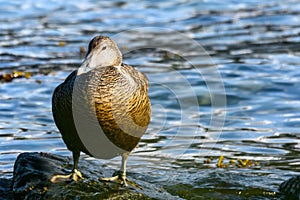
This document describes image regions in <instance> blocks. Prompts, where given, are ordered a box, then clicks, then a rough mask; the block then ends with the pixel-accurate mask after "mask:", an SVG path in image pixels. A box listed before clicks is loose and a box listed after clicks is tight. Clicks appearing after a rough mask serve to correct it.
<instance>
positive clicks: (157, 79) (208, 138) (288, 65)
mask: <svg viewBox="0 0 300 200" xmlns="http://www.w3.org/2000/svg"><path fill="white" fill-rule="evenodd" d="M0 4H1V7H0V70H1V71H0V72H1V74H2V73H10V72H12V71H13V70H21V71H30V72H33V73H34V74H33V76H32V77H30V78H29V79H25V78H23V79H14V80H13V81H12V82H8V83H1V84H0V100H1V101H0V144H1V145H0V154H1V156H0V174H1V177H2V178H9V177H11V176H12V170H13V164H14V161H15V159H16V157H17V155H18V154H19V153H21V152H34V151H43V152H51V153H54V154H60V155H67V156H70V152H69V151H68V150H67V149H66V147H65V145H64V143H63V142H62V140H61V136H60V134H59V132H58V130H57V128H56V126H55V124H54V122H53V119H52V113H51V95H52V92H53V90H54V88H55V87H56V86H57V85H58V84H59V83H61V82H62V81H63V80H64V79H65V77H66V76H67V75H68V74H69V73H70V72H71V71H72V70H74V69H76V68H78V67H79V66H80V63H81V62H82V59H83V54H82V53H80V47H84V48H87V44H88V42H89V40H90V39H91V38H92V37H93V36H94V35H99V34H104V35H109V36H114V35H115V34H117V33H120V32H122V31H127V30H130V29H134V28H143V27H154V30H156V31H154V33H153V32H152V33H151V34H150V33H149V30H150V29H137V30H138V31H133V32H130V33H126V32H125V33H123V35H122V36H123V38H122V37H121V40H120V41H118V44H119V45H120V47H121V49H122V51H123V52H126V50H127V51H128V50H130V49H134V50H135V51H133V52H129V53H126V54H125V55H124V62H126V63H128V64H130V65H133V66H136V67H137V68H138V69H139V70H140V71H142V72H144V73H145V74H146V75H147V76H148V79H149V82H150V91H149V94H150V98H151V102H152V105H153V116H152V121H151V124H150V127H149V129H148V131H147V133H146V134H145V135H144V136H143V138H142V141H141V142H140V144H139V148H137V149H136V150H135V151H134V152H133V153H132V155H131V156H130V158H129V163H128V170H129V171H130V172H135V173H140V174H143V175H144V176H146V177H147V179H146V180H147V181H149V182H152V183H156V184H158V185H160V186H161V187H163V188H164V189H166V190H167V191H168V192H170V193H171V194H172V195H174V197H176V196H180V197H182V198H187V199H192V198H198V199H201V198H205V197H211V198H216V199H233V198H235V199H237V198H253V199H257V198H265V199H271V198H273V195H274V193H276V192H278V185H279V184H280V183H281V182H282V181H284V180H286V179H288V178H289V177H291V176H293V175H295V174H297V173H298V172H299V170H300V159H299V158H298V154H299V147H300V145H299V141H300V140H299V135H298V133H299V127H300V70H299V65H300V57H299V56H300V53H299V52H300V45H299V42H300V27H299V24H300V18H299V12H300V3H299V2H298V1H293V0H288V1H284V2H283V1H260V2H258V1H252V0H248V1H235V0H227V1H222V2H221V1H197V0H194V1H192V0H191V1H179V0H178V1H165V2H155V3H154V2H153V1H143V2H140V1H131V2H130V3H126V2H123V1H104V2H102V1H92V0H90V1H86V2H83V1H72V2H71V1H29V0H27V1H12V2H10V1H0ZM166 28H168V29H169V30H176V31H179V32H181V33H183V34H184V35H185V37H188V38H190V39H193V40H195V41H197V42H198V43H200V44H201V45H202V46H203V47H204V49H205V50H206V53H207V54H209V55H210V57H211V59H212V60H209V59H203V53H204V54H205V52H203V51H202V52H199V51H198V49H197V48H196V49H195V48H194V47H192V46H189V45H188V44H186V43H184V42H182V41H180V40H179V39H180V38H179V39H178V38H176V37H175V38H172V35H170V33H169V32H168V31H167V30H166ZM151 30H152V31H153V28H152V29H151ZM147 35H151V36H152V37H153V36H155V41H161V43H160V44H162V45H161V46H163V44H166V45H168V44H169V41H170V40H175V39H176V42H178V44H180V45H178V47H179V48H180V49H183V52H184V55H180V54H179V55H176V54H173V53H174V52H168V53H167V52H166V51H163V50H161V49H158V48H150V49H137V48H138V47H139V46H143V47H147V44H145V40H147V41H152V40H151V38H150V39H149V38H147ZM119 39H120V38H119ZM153 41H154V40H153ZM173 42H174V41H173ZM181 42H182V43H181ZM158 43H159V42H158ZM151 45H152V44H151ZM151 45H150V46H151ZM152 47H153V46H152ZM175 53H176V52H175ZM208 66H213V67H208ZM224 94H226V97H225V96H224ZM223 103H226V104H225V105H223ZM223 123H224V125H223ZM220 130H221V131H220ZM220 155H223V156H225V160H224V162H229V160H231V159H234V160H237V159H249V160H252V161H253V162H254V161H257V162H258V165H257V166H252V167H247V168H237V167H235V166H229V167H228V168H225V169H219V168H217V167H216V165H215V164H216V160H215V161H212V164H208V165H207V164H204V160H206V159H207V158H208V157H211V156H212V157H218V156H220ZM83 157H84V158H86V159H87V158H88V156H83ZM96 162H98V163H99V164H100V165H105V166H106V167H111V168H118V166H119V159H118V158H116V159H113V160H99V161H96ZM95 167H96V166H95Z"/></svg>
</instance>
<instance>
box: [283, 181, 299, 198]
mask: <svg viewBox="0 0 300 200" xmlns="http://www.w3.org/2000/svg"><path fill="white" fill-rule="evenodd" d="M279 191H280V193H281V194H282V195H283V196H284V199H300V176H294V177H292V178H290V179H288V180H286V181H284V182H283V183H281V184H280V186H279Z"/></svg>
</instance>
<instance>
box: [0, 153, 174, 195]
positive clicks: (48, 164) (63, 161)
mask: <svg viewBox="0 0 300 200" xmlns="http://www.w3.org/2000/svg"><path fill="white" fill-rule="evenodd" d="M71 166H72V165H71V163H70V159H69V158H67V157H63V156H58V155H53V154H48V153H22V154H20V155H19V156H18V158H17V160H16V162H15V165H14V173H13V179H12V180H8V179H0V192H1V194H0V198H1V199H12V198H13V199H22V200H23V199H157V198H159V199H161V198H163V199H174V198H176V197H174V196H172V195H170V194H168V193H167V192H165V191H163V190H161V188H157V187H156V186H155V185H153V184H150V183H147V182H144V181H141V180H133V178H132V177H131V176H130V179H131V180H132V181H135V182H137V183H138V184H139V185H140V186H141V187H142V188H143V189H139V188H132V187H122V186H121V185H120V184H118V183H113V182H100V181H99V180H98V178H99V177H102V176H105V175H108V173H112V170H105V171H101V170H102V169H100V167H95V166H94V165H93V164H92V163H91V162H89V161H86V160H84V159H82V161H81V165H80V169H81V171H82V173H83V176H84V179H83V180H80V181H77V182H75V181H70V182H60V183H52V182H50V179H51V177H52V176H53V175H56V174H67V173H68V171H66V170H65V168H67V169H69V168H71ZM98 168H99V169H98Z"/></svg>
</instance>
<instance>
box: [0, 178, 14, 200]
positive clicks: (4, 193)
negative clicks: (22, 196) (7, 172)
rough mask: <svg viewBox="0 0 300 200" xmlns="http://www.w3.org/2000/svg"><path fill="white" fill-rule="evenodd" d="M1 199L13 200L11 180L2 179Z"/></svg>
mask: <svg viewBox="0 0 300 200" xmlns="http://www.w3.org/2000/svg"><path fill="white" fill-rule="evenodd" d="M0 199H12V192H11V180H9V179H5V178H0Z"/></svg>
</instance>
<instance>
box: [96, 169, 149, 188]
mask: <svg viewBox="0 0 300 200" xmlns="http://www.w3.org/2000/svg"><path fill="white" fill-rule="evenodd" d="M99 180H100V181H112V182H116V183H120V184H121V185H123V186H125V187H127V186H128V185H130V186H133V187H135V188H138V189H141V190H142V189H143V188H142V187H141V186H139V185H138V184H136V183H135V182H133V181H130V180H128V179H127V177H126V174H125V173H124V172H122V171H116V172H115V173H114V174H113V176H112V177H109V178H99Z"/></svg>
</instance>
